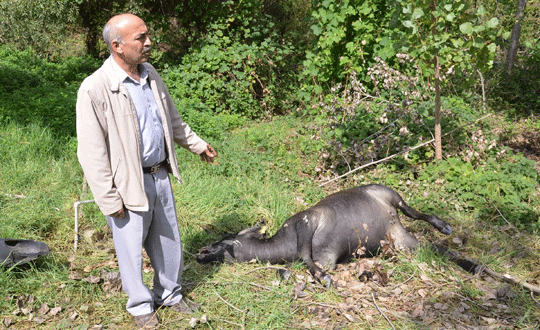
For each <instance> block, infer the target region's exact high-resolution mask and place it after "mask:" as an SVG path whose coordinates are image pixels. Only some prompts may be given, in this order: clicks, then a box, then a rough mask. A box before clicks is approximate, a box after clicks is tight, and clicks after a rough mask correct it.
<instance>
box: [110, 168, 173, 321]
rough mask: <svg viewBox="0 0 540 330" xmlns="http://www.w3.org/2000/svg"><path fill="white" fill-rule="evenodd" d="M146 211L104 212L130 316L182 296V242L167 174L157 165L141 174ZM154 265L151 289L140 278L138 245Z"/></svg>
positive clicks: (167, 304) (168, 304)
mask: <svg viewBox="0 0 540 330" xmlns="http://www.w3.org/2000/svg"><path fill="white" fill-rule="evenodd" d="M144 188H145V190H146V195H147V197H148V201H149V204H150V209H149V210H148V212H133V211H129V210H127V212H125V213H126V215H125V217H124V218H121V219H120V218H114V217H110V216H107V223H108V224H109V227H110V228H111V229H112V234H113V241H114V247H115V250H116V255H117V257H118V266H119V268H120V276H121V278H122V287H123V289H124V291H125V292H126V293H127V295H128V297H129V299H128V302H127V306H126V309H127V311H128V312H129V313H131V314H132V315H134V316H137V315H143V314H148V313H152V312H153V311H154V308H155V307H154V306H155V305H166V306H171V305H174V304H175V303H177V302H179V301H180V299H182V294H181V293H180V288H181V285H180V277H181V275H182V269H183V258H182V243H181V241H180V233H179V232H178V222H177V218H176V207H175V203H174V196H173V193H172V188H171V182H170V179H169V174H168V173H167V171H165V170H164V169H161V170H160V171H158V172H157V173H156V174H144ZM143 247H144V249H145V250H146V253H147V254H148V256H149V257H150V263H151V264H152V267H153V268H154V283H153V289H152V290H150V289H149V288H148V287H147V286H146V285H145V284H144V283H143V278H142V248H143Z"/></svg>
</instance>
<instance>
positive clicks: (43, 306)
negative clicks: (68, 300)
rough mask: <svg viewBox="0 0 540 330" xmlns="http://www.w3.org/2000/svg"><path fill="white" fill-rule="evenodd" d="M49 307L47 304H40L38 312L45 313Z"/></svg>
mask: <svg viewBox="0 0 540 330" xmlns="http://www.w3.org/2000/svg"><path fill="white" fill-rule="evenodd" d="M49 310H50V308H49V306H48V305H47V304H42V305H41V307H39V309H38V313H39V314H41V315H45V314H47V313H48V312H49Z"/></svg>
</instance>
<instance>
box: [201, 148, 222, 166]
mask: <svg viewBox="0 0 540 330" xmlns="http://www.w3.org/2000/svg"><path fill="white" fill-rule="evenodd" d="M200 155H201V160H202V161H203V162H207V163H208V164H211V163H213V162H214V158H215V157H217V155H218V154H217V152H216V151H215V150H214V148H212V147H211V146H210V145H207V147H206V149H205V150H204V151H203V152H202V153H201V154H200Z"/></svg>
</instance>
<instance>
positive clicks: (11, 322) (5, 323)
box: [2, 318, 13, 328]
mask: <svg viewBox="0 0 540 330" xmlns="http://www.w3.org/2000/svg"><path fill="white" fill-rule="evenodd" d="M2 323H3V324H4V326H5V327H6V328H9V327H10V326H12V325H13V320H12V319H10V318H6V319H4V321H3V322H2Z"/></svg>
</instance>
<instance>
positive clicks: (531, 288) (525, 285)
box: [481, 266, 540, 295]
mask: <svg viewBox="0 0 540 330" xmlns="http://www.w3.org/2000/svg"><path fill="white" fill-rule="evenodd" d="M481 271H483V272H486V273H488V274H489V275H490V276H491V277H493V278H495V279H498V280H500V281H504V282H508V283H512V284H517V285H520V286H521V287H523V288H524V289H526V290H528V291H530V292H533V293H536V294H539V295H540V287H538V286H536V285H532V284H529V283H527V282H525V281H521V280H519V279H517V278H514V277H512V276H511V275H509V274H504V275H501V274H499V273H497V272H496V271H494V270H491V269H490V268H488V267H485V266H484V267H483V269H482V270H481Z"/></svg>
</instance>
